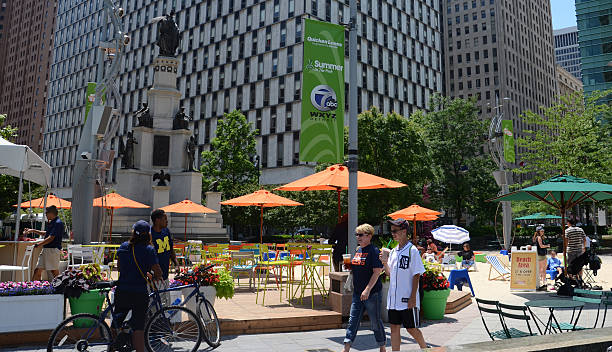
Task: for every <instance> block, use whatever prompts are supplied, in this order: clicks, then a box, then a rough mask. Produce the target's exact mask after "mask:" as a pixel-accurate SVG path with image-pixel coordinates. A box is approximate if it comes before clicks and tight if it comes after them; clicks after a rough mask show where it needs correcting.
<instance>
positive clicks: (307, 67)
mask: <svg viewBox="0 0 612 352" xmlns="http://www.w3.org/2000/svg"><path fill="white" fill-rule="evenodd" d="M305 21H306V24H305V26H304V63H303V80H302V82H303V83H302V126H301V131H300V160H301V161H316V162H334V163H335V162H342V161H344V27H342V26H340V25H336V24H331V23H327V22H320V21H315V20H310V19H306V20H305Z"/></svg>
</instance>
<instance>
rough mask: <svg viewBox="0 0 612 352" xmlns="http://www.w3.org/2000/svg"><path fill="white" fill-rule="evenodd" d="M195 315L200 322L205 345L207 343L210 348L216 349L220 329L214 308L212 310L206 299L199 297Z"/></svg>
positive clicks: (219, 337)
mask: <svg viewBox="0 0 612 352" xmlns="http://www.w3.org/2000/svg"><path fill="white" fill-rule="evenodd" d="M197 313H198V316H199V317H200V319H201V320H202V327H203V329H204V339H205V340H206V343H208V345H209V346H210V347H213V348H214V347H218V346H219V345H220V343H219V340H220V339H221V329H220V327H219V319H218V318H217V312H216V311H215V308H213V306H212V304H211V303H210V302H209V301H208V300H207V299H204V297H201V298H200V299H199V303H198V309H197Z"/></svg>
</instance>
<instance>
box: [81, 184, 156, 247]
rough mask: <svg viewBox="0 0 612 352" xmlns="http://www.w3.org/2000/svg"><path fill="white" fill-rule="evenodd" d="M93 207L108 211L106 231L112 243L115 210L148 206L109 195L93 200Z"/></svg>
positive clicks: (119, 196) (115, 195)
mask: <svg viewBox="0 0 612 352" xmlns="http://www.w3.org/2000/svg"><path fill="white" fill-rule="evenodd" d="M93 206H94V207H103V208H106V209H110V211H111V218H110V228H109V230H108V238H109V240H111V241H112V239H113V235H112V234H113V215H114V213H115V209H120V208H137V209H138V208H142V209H144V208H149V206H148V205H144V204H142V203H138V202H137V201H134V200H131V199H129V198H125V197H124V196H122V195H120V194H119V193H109V194H107V195H105V196H102V197H98V198H96V199H94V200H93Z"/></svg>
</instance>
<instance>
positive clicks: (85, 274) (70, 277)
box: [52, 264, 102, 298]
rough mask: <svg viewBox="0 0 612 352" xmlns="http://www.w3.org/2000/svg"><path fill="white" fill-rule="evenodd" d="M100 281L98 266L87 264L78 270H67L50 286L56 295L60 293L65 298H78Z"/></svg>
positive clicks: (100, 275)
mask: <svg viewBox="0 0 612 352" xmlns="http://www.w3.org/2000/svg"><path fill="white" fill-rule="evenodd" d="M100 280H102V274H101V273H100V266H99V265H98V264H87V265H81V266H80V267H79V268H68V269H67V270H66V271H64V272H63V273H61V274H60V275H59V276H57V277H56V278H55V279H53V282H52V285H53V288H54V291H55V292H56V293H62V294H63V295H64V296H65V297H66V298H71V297H74V298H78V297H80V296H81V294H82V293H83V292H86V291H89V289H90V287H91V285H93V284H95V283H96V282H98V281H100Z"/></svg>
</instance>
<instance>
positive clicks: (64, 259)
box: [59, 249, 68, 272]
mask: <svg viewBox="0 0 612 352" xmlns="http://www.w3.org/2000/svg"><path fill="white" fill-rule="evenodd" d="M66 269H68V251H67V250H65V249H62V252H61V253H60V263H59V271H60V272H63V271H64V270H66Z"/></svg>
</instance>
